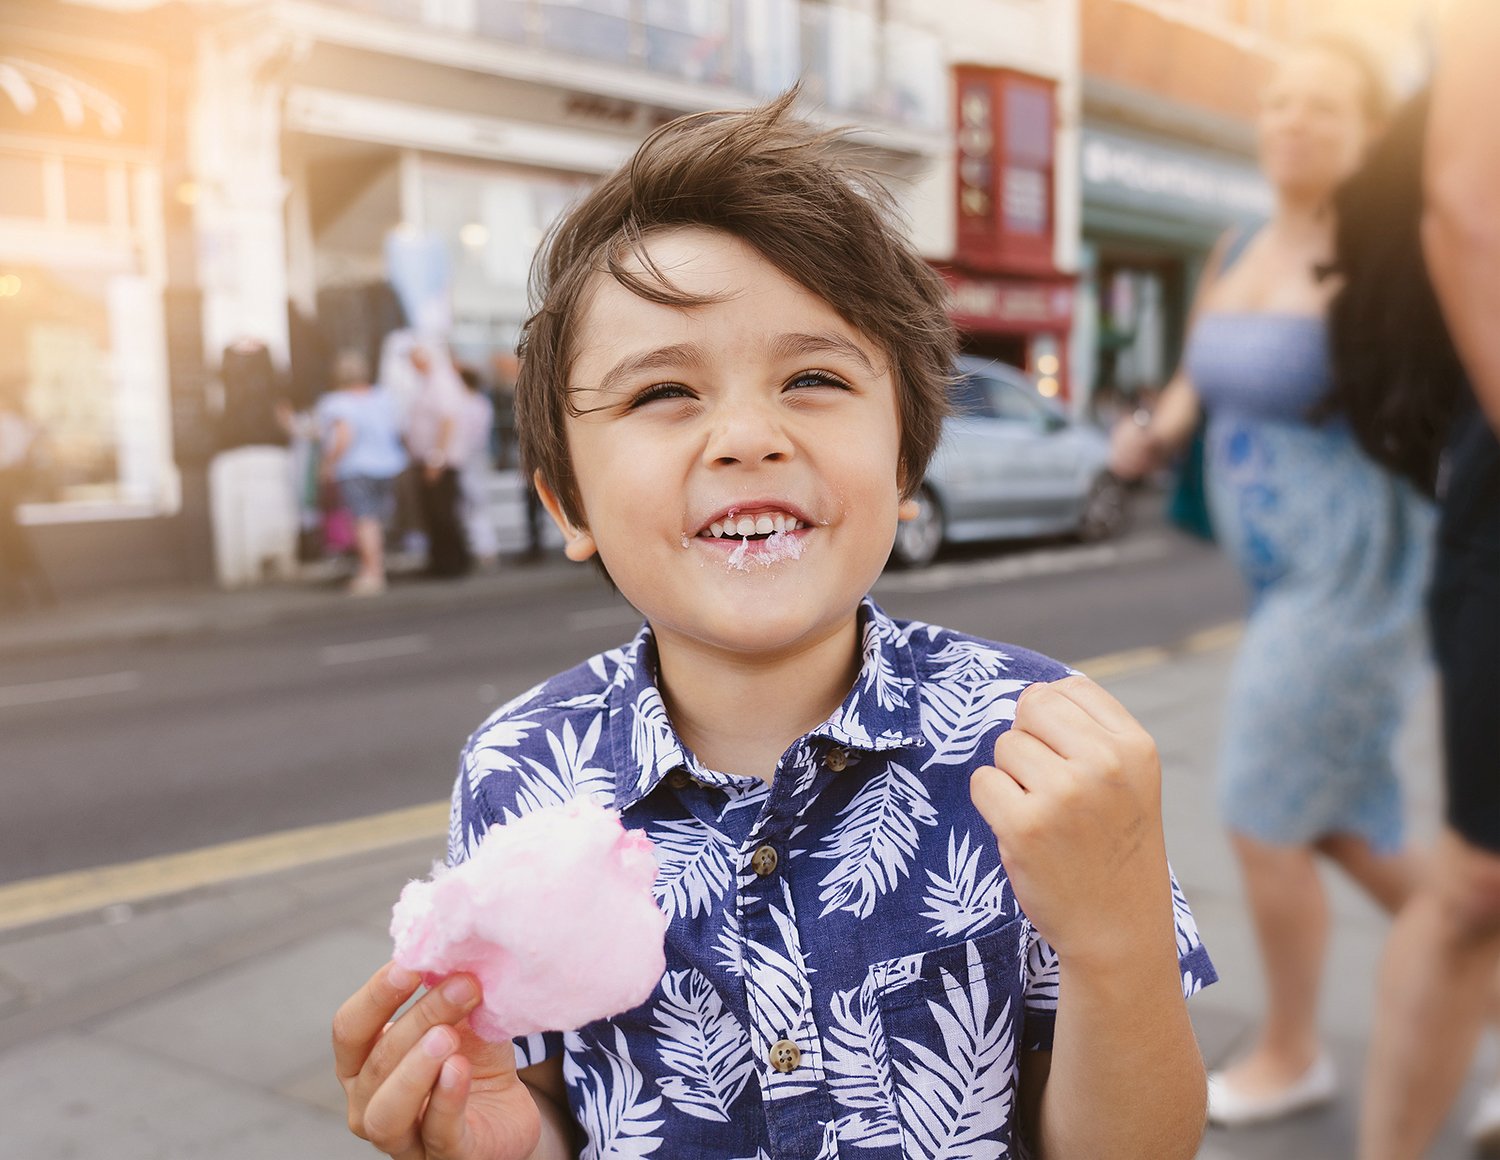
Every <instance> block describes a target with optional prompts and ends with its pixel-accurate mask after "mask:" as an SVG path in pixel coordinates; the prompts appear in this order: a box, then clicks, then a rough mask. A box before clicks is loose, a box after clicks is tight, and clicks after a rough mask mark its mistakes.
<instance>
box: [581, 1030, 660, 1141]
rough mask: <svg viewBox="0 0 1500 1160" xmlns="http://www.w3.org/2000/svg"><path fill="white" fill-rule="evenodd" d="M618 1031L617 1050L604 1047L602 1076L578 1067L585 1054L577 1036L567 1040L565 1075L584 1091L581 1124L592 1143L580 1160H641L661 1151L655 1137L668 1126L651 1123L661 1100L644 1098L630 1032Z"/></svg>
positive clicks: (657, 1139)
mask: <svg viewBox="0 0 1500 1160" xmlns="http://www.w3.org/2000/svg"><path fill="white" fill-rule="evenodd" d="M610 1030H612V1031H613V1032H614V1038H615V1048H614V1050H613V1051H611V1050H610V1049H609V1048H608V1047H605V1046H603V1044H600V1045H599V1048H598V1052H599V1054H602V1055H603V1056H604V1060H605V1068H604V1070H603V1071H596V1070H594V1069H593V1068H591V1067H585V1066H583V1065H582V1064H580V1063H577V1062H575V1059H576V1058H577V1056H578V1054H579V1053H581V1052H582V1051H583V1049H584V1047H583V1040H582V1039H581V1038H580V1037H579V1036H578V1035H577V1033H575V1032H569V1033H568V1035H567V1036H566V1037H565V1044H566V1047H567V1051H566V1053H565V1054H564V1055H563V1075H564V1077H565V1078H566V1079H567V1081H568V1085H569V1086H570V1087H572V1088H574V1089H575V1090H576V1091H577V1092H578V1122H579V1126H580V1127H582V1128H583V1130H584V1132H585V1133H586V1134H587V1136H588V1139H587V1142H586V1143H585V1144H584V1147H583V1155H582V1156H581V1157H580V1158H579V1160H605V1158H606V1157H607V1158H608V1160H615V1158H616V1157H619V1158H621V1160H624V1158H626V1157H629V1158H632V1160H639V1158H640V1157H643V1156H649V1155H651V1154H652V1153H653V1152H655V1151H656V1150H657V1149H658V1148H660V1147H661V1144H662V1142H661V1138H660V1137H658V1136H655V1135H652V1133H654V1132H655V1131H656V1130H657V1129H658V1128H660V1127H661V1126H662V1124H663V1123H664V1122H665V1121H663V1120H659V1119H658V1120H651V1119H647V1117H648V1116H650V1115H651V1114H652V1113H654V1112H656V1111H657V1110H658V1109H659V1108H660V1107H661V1097H660V1096H653V1097H651V1098H650V1099H649V1100H643V1099H641V1073H640V1070H639V1069H638V1068H637V1067H636V1065H635V1064H634V1063H633V1062H632V1061H631V1058H630V1047H629V1045H628V1044H627V1043H626V1042H625V1032H623V1031H622V1030H620V1028H618V1027H612V1028H610Z"/></svg>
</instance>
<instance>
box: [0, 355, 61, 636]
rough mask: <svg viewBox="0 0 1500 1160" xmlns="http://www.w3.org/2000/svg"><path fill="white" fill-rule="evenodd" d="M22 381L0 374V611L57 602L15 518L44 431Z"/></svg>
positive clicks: (19, 609)
mask: <svg viewBox="0 0 1500 1160" xmlns="http://www.w3.org/2000/svg"><path fill="white" fill-rule="evenodd" d="M22 385H23V384H22V381H21V380H20V379H19V378H18V377H8V378H5V379H0V611H4V610H6V609H14V610H16V611H22V610H24V609H26V608H28V607H29V606H31V605H33V604H36V605H49V604H52V603H53V596H52V586H51V584H49V583H48V581H47V575H46V573H45V572H44V571H43V570H42V565H41V562H40V561H39V560H38V559H37V557H36V551H35V549H34V548H33V547H32V544H31V538H30V537H29V536H28V534H27V532H26V529H25V528H24V527H22V526H21V522H20V520H18V519H17V518H16V509H17V508H19V507H20V506H21V503H22V502H23V501H24V500H25V499H26V497H27V494H28V492H29V490H30V489H31V487H32V484H33V480H34V475H35V471H36V452H37V443H38V439H39V432H38V431H37V428H36V425H35V424H34V423H33V422H32V421H31V420H30V418H28V417H27V415H26V411H25V408H24V406H23V403H22V399H21V393H22Z"/></svg>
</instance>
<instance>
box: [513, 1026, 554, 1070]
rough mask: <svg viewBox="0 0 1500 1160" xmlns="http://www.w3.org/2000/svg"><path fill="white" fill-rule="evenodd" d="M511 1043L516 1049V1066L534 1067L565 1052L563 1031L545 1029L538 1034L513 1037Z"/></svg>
mask: <svg viewBox="0 0 1500 1160" xmlns="http://www.w3.org/2000/svg"><path fill="white" fill-rule="evenodd" d="M511 1044H512V1045H513V1046H514V1047H515V1049H516V1066H517V1067H518V1068H519V1067H533V1066H535V1065H536V1064H538V1063H545V1062H546V1061H547V1060H549V1059H556V1058H557V1057H558V1056H560V1055H561V1054H562V1053H563V1033H562V1032H561V1031H543V1032H540V1033H538V1034H536V1035H523V1036H521V1037H520V1038H519V1039H512V1040H511Z"/></svg>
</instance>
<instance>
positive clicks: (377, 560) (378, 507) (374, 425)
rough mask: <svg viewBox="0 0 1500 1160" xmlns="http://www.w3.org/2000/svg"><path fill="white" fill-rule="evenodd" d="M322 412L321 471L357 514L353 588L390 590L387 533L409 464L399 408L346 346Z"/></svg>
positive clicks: (355, 591) (365, 592) (362, 592)
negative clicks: (397, 486)
mask: <svg viewBox="0 0 1500 1160" xmlns="http://www.w3.org/2000/svg"><path fill="white" fill-rule="evenodd" d="M316 414H317V419H318V430H319V432H320V433H321V437H322V464H321V468H320V471H321V474H322V476H323V478H324V479H325V480H328V481H331V482H333V483H334V484H335V485H336V486H337V488H338V493H339V496H340V498H341V500H342V502H343V503H344V505H345V506H346V507H347V508H348V509H349V512H350V514H351V515H352V516H353V517H354V541H355V550H356V552H357V553H358V558H359V566H358V570H357V571H356V572H355V574H354V578H353V579H352V580H351V581H350V582H349V592H350V595H353V596H374V595H377V594H379V593H381V592H384V591H385V585H386V574H385V534H386V529H387V527H389V525H390V523H391V520H392V519H393V518H394V516H395V509H396V496H395V480H396V477H397V476H398V475H399V474H400V473H401V470H402V468H404V467H405V466H406V451H405V449H404V448H403V447H402V446H401V435H400V431H399V429H398V426H397V419H396V407H395V404H394V402H393V401H392V399H391V397H390V395H389V394H388V393H387V392H386V391H385V390H383V389H382V388H380V387H375V386H372V385H371V383H370V369H369V364H368V363H367V362H366V361H365V357H364V355H362V354H360V353H359V352H358V351H352V350H346V351H344V352H342V353H341V354H340V355H339V356H338V358H337V359H336V360H335V362H334V368H333V390H332V391H330V392H329V393H328V394H326V395H324V396H323V398H322V399H321V400H319V402H318V406H317V411H316Z"/></svg>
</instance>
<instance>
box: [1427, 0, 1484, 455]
mask: <svg viewBox="0 0 1500 1160" xmlns="http://www.w3.org/2000/svg"><path fill="white" fill-rule="evenodd" d="M1497 55H1500V5H1497V4H1496V3H1495V2H1494V0H1458V2H1457V3H1454V4H1453V5H1451V8H1450V11H1449V13H1448V16H1447V17H1446V19H1445V20H1444V22H1443V27H1442V33H1441V40H1440V44H1439V53H1438V70H1437V78H1436V80H1435V81H1434V83H1433V90H1432V109H1431V112H1430V114H1429V118H1430V120H1429V122H1428V130H1427V152H1426V158H1425V162H1424V174H1423V177H1424V181H1425V185H1426V193H1427V212H1426V214H1425V216H1424V218H1423V221H1422V242H1423V248H1424V250H1425V252H1426V257H1427V265H1428V271H1429V273H1430V274H1431V276H1432V283H1433V287H1434V288H1435V289H1436V290H1437V296H1438V301H1439V302H1440V303H1441V304H1442V307H1443V315H1444V317H1445V318H1446V320H1447V322H1448V329H1449V331H1450V332H1451V333H1452V335H1453V341H1454V344H1455V345H1456V346H1457V347H1458V351H1459V355H1460V357H1461V358H1462V359H1463V362H1464V368H1465V369H1466V370H1467V371H1468V372H1469V379H1470V381H1471V382H1472V384H1473V387H1474V394H1475V396H1476V398H1478V400H1479V405H1480V406H1481V407H1483V408H1484V412H1485V414H1486V415H1487V416H1488V417H1489V421H1490V425H1491V426H1492V427H1493V428H1494V429H1495V430H1496V431H1497V432H1500V326H1497V325H1496V320H1497V319H1500V134H1496V133H1495V132H1494V131H1493V129H1492V128H1489V127H1487V126H1488V123H1487V122H1486V121H1485V119H1484V113H1483V112H1482V110H1488V109H1493V108H1495V106H1496V105H1497V103H1500V69H1497V68H1496V67H1495V60H1496V57H1497Z"/></svg>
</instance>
